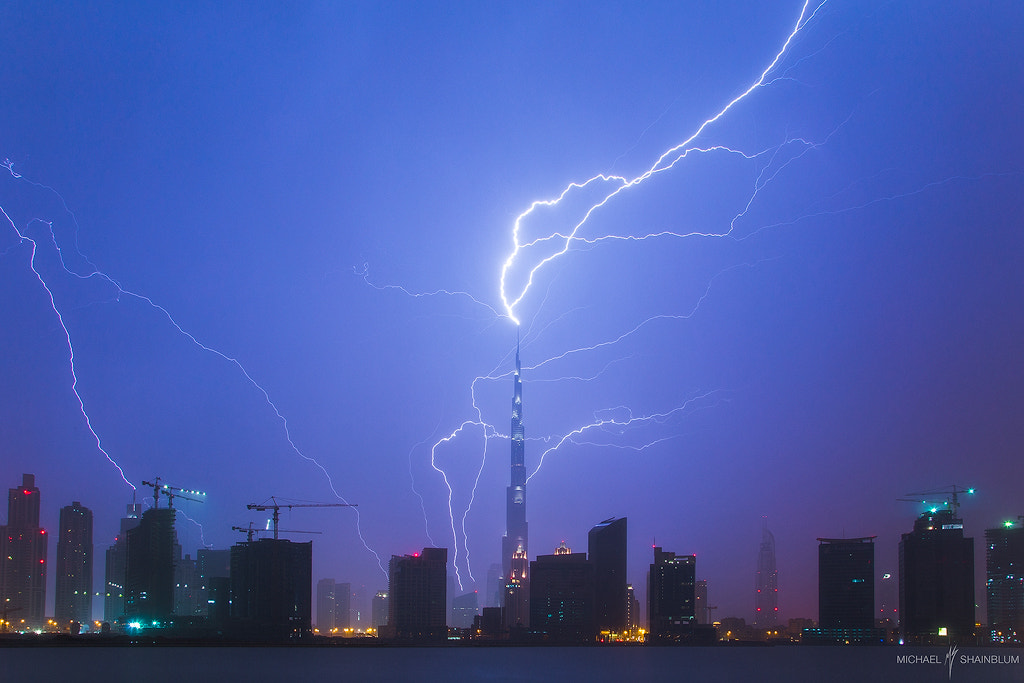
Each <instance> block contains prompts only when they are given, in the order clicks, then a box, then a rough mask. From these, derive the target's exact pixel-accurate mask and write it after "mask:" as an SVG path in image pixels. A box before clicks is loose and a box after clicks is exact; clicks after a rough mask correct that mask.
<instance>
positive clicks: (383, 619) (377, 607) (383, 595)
mask: <svg viewBox="0 0 1024 683" xmlns="http://www.w3.org/2000/svg"><path fill="white" fill-rule="evenodd" d="M387 623H388V592H387V591H377V594H376V595H374V596H373V607H372V616H371V618H370V624H371V625H372V626H373V628H375V629H377V630H378V631H380V628H381V627H382V626H386V625H387Z"/></svg>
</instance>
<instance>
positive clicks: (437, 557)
mask: <svg viewBox="0 0 1024 683" xmlns="http://www.w3.org/2000/svg"><path fill="white" fill-rule="evenodd" d="M447 574H448V549H447V548H424V549H423V552H422V553H415V554H413V555H402V556H399V555H392V556H391V562H390V564H389V565H388V624H387V629H386V632H385V633H382V635H383V636H384V637H390V638H400V639H407V640H444V639H445V638H447V637H448V627H447V624H446V623H445V617H446V614H445V612H446V606H447V603H448V600H447Z"/></svg>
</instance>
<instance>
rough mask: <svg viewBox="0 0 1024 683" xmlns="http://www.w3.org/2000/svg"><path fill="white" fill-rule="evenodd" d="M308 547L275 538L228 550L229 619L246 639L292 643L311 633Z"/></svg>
mask: <svg viewBox="0 0 1024 683" xmlns="http://www.w3.org/2000/svg"><path fill="white" fill-rule="evenodd" d="M312 584H313V544H312V543H311V542H307V543H294V542H292V541H288V540H284V539H276V538H261V539H259V540H256V541H245V542H242V543H236V544H235V545H234V546H232V548H231V617H232V619H233V620H235V621H236V622H237V623H238V624H239V626H240V627H241V629H242V631H243V632H245V633H246V634H249V635H250V636H255V637H263V638H267V639H271V640H283V639H295V638H302V637H305V636H307V635H308V634H309V633H311V631H312V623H311V622H312V620H311V614H310V612H311V609H310V607H311V604H310V603H311V601H312V600H311V595H312V588H313V586H312Z"/></svg>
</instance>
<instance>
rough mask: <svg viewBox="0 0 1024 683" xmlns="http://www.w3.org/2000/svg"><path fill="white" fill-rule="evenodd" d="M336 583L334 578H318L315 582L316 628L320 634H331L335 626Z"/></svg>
mask: <svg viewBox="0 0 1024 683" xmlns="http://www.w3.org/2000/svg"><path fill="white" fill-rule="evenodd" d="M336 585H337V584H336V582H335V580H334V579H320V580H319V581H317V582H316V628H317V631H319V632H320V635H322V636H329V635H332V634H333V633H334V629H335V627H336V622H335V615H334V604H335V594H336Z"/></svg>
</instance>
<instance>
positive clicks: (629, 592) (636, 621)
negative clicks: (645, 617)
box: [626, 583, 642, 630]
mask: <svg viewBox="0 0 1024 683" xmlns="http://www.w3.org/2000/svg"><path fill="white" fill-rule="evenodd" d="M641 623H642V622H641V621H640V601H639V600H637V599H636V592H635V591H634V590H633V584H631V583H628V584H626V627H627V628H628V629H630V630H633V629H635V628H640V624H641Z"/></svg>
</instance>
